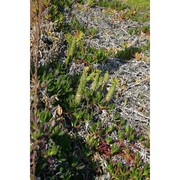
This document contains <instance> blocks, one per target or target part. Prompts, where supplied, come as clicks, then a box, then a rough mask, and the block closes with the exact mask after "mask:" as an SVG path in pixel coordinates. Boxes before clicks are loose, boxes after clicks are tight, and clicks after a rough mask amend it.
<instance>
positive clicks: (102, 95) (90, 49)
mask: <svg viewBox="0 0 180 180" xmlns="http://www.w3.org/2000/svg"><path fill="white" fill-rule="evenodd" d="M75 7H76V8H77V7H79V9H80V10H82V11H83V9H85V11H87V12H88V11H90V10H91V8H97V7H101V8H102V7H103V8H105V9H104V12H105V14H106V13H107V14H108V13H110V14H113V13H115V11H117V12H119V13H120V16H118V18H120V19H121V20H122V21H126V19H131V20H133V21H138V22H141V23H142V22H145V21H148V20H149V13H148V10H149V1H147V0H138V1H136V3H135V2H134V1H131V0H127V1H124V0H122V1H118V0H110V1H106V0H102V1H98V0H87V1H85V0H63V1H59V0H32V1H31V39H30V40H31V47H30V48H31V72H30V73H31V80H30V87H31V94H30V100H31V108H30V111H31V117H30V121H31V123H30V132H31V133H30V140H31V144H30V162H31V167H30V168H31V177H30V178H31V179H52V180H53V179H65V180H68V179H72V180H74V179H77V180H81V179H120V180H123V179H125V180H126V179H127V180H134V179H137V180H139V179H146V180H147V179H149V178H150V165H149V161H148V159H147V158H146V156H148V155H147V152H149V149H150V143H149V141H150V137H149V134H145V133H144V132H143V130H142V128H135V127H133V126H132V125H131V124H129V123H128V120H127V119H125V118H123V117H122V116H121V114H120V112H121V106H117V104H115V102H116V100H117V99H121V98H122V94H123V92H124V91H125V90H126V84H125V82H124V81H123V80H122V79H121V78H119V76H117V77H115V76H114V75H113V74H112V72H110V71H109V70H108V68H107V69H105V68H101V67H103V66H105V65H108V64H109V63H111V61H110V62H109V59H112V58H115V59H119V60H120V62H121V63H123V64H125V63H128V62H129V61H131V60H132V59H135V60H136V61H141V62H146V61H147V58H146V56H148V50H149V40H147V42H148V43H144V44H141V45H138V46H137V45H136V44H130V43H128V42H122V43H121V44H120V45H121V49H120V48H113V49H109V48H106V47H101V48H98V47H95V46H92V44H90V43H88V42H89V41H88V40H93V38H96V37H98V34H99V33H100V29H99V27H95V26H93V27H88V25H87V24H83V23H81V22H80V20H79V18H78V16H75V15H74V14H73V13H72V12H73V11H74V9H75ZM79 9H78V10H79ZM93 11H94V9H93ZM127 32H128V33H129V35H130V36H134V35H137V36H141V35H142V34H143V35H146V34H148V35H149V26H148V25H141V26H139V27H138V28H134V27H132V28H128V29H127ZM145 42H146V41H145ZM113 71H115V69H113ZM140 82H141V79H140V80H138V83H139V84H140ZM142 82H143V80H142ZM136 83H137V80H136ZM141 99H143V97H141ZM125 101H126V102H121V103H122V104H126V103H127V100H125ZM142 111H143V110H142ZM144 152H146V153H144Z"/></svg>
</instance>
